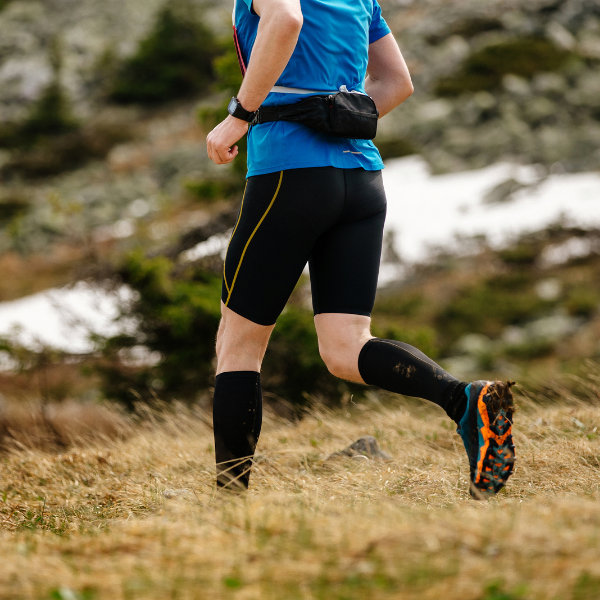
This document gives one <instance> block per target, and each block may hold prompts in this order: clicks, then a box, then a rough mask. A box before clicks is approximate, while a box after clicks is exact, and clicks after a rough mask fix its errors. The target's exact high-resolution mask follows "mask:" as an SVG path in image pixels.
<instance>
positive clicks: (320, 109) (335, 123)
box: [233, 1, 379, 140]
mask: <svg viewBox="0 0 600 600" xmlns="http://www.w3.org/2000/svg"><path fill="white" fill-rule="evenodd" d="M235 4H236V2H235V1H234V4H233V43H234V45H235V51H236V54H237V58H238V63H239V65H240V71H241V72H242V76H243V77H245V76H246V71H247V67H246V61H245V60H244V56H243V54H242V47H241V45H240V40H239V37H238V32H237V28H236V26H235ZM340 89H342V88H340ZM343 89H345V86H343ZM271 91H272V92H278V93H284V94H288V93H292V94H310V93H313V92H312V91H311V90H304V89H295V88H285V87H281V86H275V87H274V88H273V89H272V90H271ZM378 119H379V111H378V110H377V107H376V106H375V102H374V101H373V99H372V98H371V97H370V96H367V95H366V94H361V93H360V92H348V91H340V92H336V93H335V94H319V95H316V96H310V97H309V98H304V99H303V100H300V102H296V103H295V104H286V105H283V106H261V107H260V108H259V109H258V111H257V112H256V117H255V118H254V120H253V121H252V122H251V123H250V125H257V124H260V123H271V122H273V121H292V122H294V123H301V124H302V125H306V126H307V127H310V128H311V129H316V130H317V131H319V132H321V133H326V134H328V135H333V136H335V137H342V138H350V139H355V140H372V139H373V138H374V137H375V136H376V135H377V121H378Z"/></svg>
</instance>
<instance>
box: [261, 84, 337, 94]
mask: <svg viewBox="0 0 600 600" xmlns="http://www.w3.org/2000/svg"><path fill="white" fill-rule="evenodd" d="M271 93H273V94H335V93H336V92H331V91H329V90H327V91H324V90H305V89H303V88H291V87H284V86H282V85H276V86H275V87H273V88H272V89H271Z"/></svg>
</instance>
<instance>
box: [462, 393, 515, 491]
mask: <svg viewBox="0 0 600 600" xmlns="http://www.w3.org/2000/svg"><path fill="white" fill-rule="evenodd" d="M513 385H514V382H512V381H509V382H507V383H503V382H502V381H474V382H473V383H470V384H469V385H468V386H467V388H466V389H465V393H466V394H467V410H466V411H465V414H464V416H463V418H462V419H461V421H460V423H459V425H458V430H457V431H458V433H459V434H460V437H461V438H462V440H463V443H464V445H465V449H466V451H467V456H468V457H469V466H470V468H471V489H470V491H471V496H473V498H476V499H478V500H482V499H484V498H487V497H489V496H493V495H494V494H497V493H498V492H499V491H500V490H501V489H502V488H503V487H504V484H505V483H506V481H507V480H508V478H509V477H510V476H511V475H512V472H513V468H514V463H515V446H514V444H513V439H512V421H513V411H514V398H513V395H512V392H511V389H510V388H511V387H512V386H513Z"/></svg>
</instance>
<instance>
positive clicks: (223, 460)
mask: <svg viewBox="0 0 600 600" xmlns="http://www.w3.org/2000/svg"><path fill="white" fill-rule="evenodd" d="M261 424H262V391H261V386H260V373H256V372H255V371H232V372H229V373H221V374H220V375H217V379H216V382H215V394H214V402H213V425H214V433H215V455H216V462H217V485H218V486H219V487H228V488H231V489H237V490H243V489H246V488H247V487H248V483H249V480H250V469H251V467H252V457H253V456H254V451H255V449H256V444H257V442H258V438H259V436H260V428H261Z"/></svg>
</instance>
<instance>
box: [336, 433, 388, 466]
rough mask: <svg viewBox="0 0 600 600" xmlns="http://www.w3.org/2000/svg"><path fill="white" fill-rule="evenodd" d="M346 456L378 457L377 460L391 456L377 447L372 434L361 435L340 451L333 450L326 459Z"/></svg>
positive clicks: (359, 457)
mask: <svg viewBox="0 0 600 600" xmlns="http://www.w3.org/2000/svg"><path fill="white" fill-rule="evenodd" d="M344 456H347V457H349V458H357V459H361V458H362V459H363V460H364V459H365V458H367V459H378V460H391V459H392V457H391V456H390V455H389V454H387V452H384V451H383V450H381V449H380V448H379V444H378V443H377V440H376V439H375V438H374V437H373V436H372V435H366V436H364V437H361V438H360V439H359V440H357V441H356V442H354V443H353V444H350V446H348V447H347V448H344V449H343V450H341V451H340V452H334V453H333V454H332V455H331V456H329V458H328V459H327V460H331V459H334V458H342V457H344Z"/></svg>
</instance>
